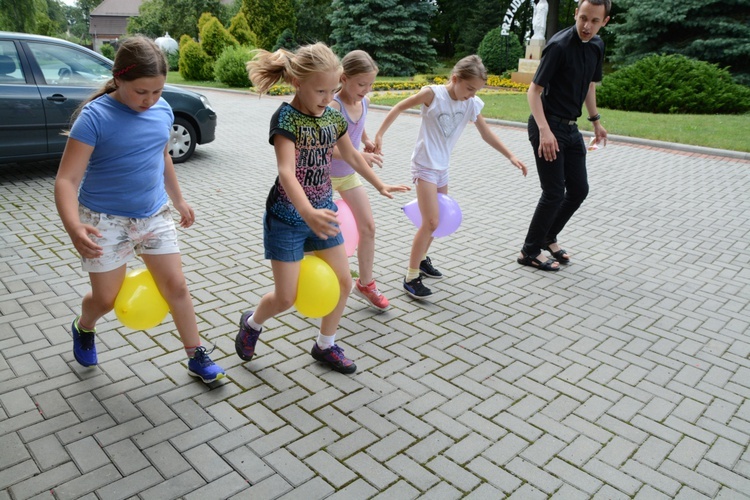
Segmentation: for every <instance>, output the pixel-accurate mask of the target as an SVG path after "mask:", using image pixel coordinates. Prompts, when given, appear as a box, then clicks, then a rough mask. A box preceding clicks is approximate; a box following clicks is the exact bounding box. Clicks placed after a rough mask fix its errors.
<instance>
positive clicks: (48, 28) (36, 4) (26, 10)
mask: <svg viewBox="0 0 750 500" xmlns="http://www.w3.org/2000/svg"><path fill="white" fill-rule="evenodd" d="M65 25H66V20H65V15H64V12H63V7H62V5H61V4H60V3H59V2H57V0H0V30H5V31H20V32H23V33H36V34H39V35H57V34H59V33H62V32H63V31H65V27H66V26H65Z"/></svg>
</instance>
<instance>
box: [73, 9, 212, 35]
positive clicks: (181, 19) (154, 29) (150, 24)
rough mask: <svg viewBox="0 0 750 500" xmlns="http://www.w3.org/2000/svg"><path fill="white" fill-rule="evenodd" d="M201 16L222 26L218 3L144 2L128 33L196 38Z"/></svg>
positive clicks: (130, 23)
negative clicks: (168, 34) (212, 18)
mask: <svg viewBox="0 0 750 500" xmlns="http://www.w3.org/2000/svg"><path fill="white" fill-rule="evenodd" d="M78 1H79V2H80V1H82V0H78ZM204 12H208V13H210V14H212V15H214V16H215V17H217V18H218V19H219V20H220V21H221V22H222V23H223V22H224V18H225V17H226V15H225V12H226V9H225V8H224V7H222V5H221V3H220V0H145V1H144V2H143V3H142V4H141V6H140V8H139V9H138V17H131V18H130V21H129V22H128V33H140V34H142V35H146V36H149V37H151V38H157V37H160V36H162V35H164V33H165V32H169V33H170V34H172V36H174V37H175V38H177V37H179V36H182V35H184V34H186V35H190V36H191V37H192V38H197V37H198V19H199V18H200V16H201V14H203V13H204Z"/></svg>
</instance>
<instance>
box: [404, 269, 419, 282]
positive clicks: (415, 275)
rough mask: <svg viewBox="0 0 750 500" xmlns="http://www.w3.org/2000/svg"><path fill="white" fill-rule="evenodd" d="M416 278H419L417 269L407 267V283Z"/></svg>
mask: <svg viewBox="0 0 750 500" xmlns="http://www.w3.org/2000/svg"><path fill="white" fill-rule="evenodd" d="M416 278H419V269H412V268H411V267H410V268H408V269H407V271H406V282H407V283H408V282H410V281H411V280H413V279H416Z"/></svg>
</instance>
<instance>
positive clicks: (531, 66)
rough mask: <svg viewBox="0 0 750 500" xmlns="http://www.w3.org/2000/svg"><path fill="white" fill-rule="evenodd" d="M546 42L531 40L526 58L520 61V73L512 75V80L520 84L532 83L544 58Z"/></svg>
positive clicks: (527, 47)
mask: <svg viewBox="0 0 750 500" xmlns="http://www.w3.org/2000/svg"><path fill="white" fill-rule="evenodd" d="M542 49H544V40H534V39H532V40H530V41H529V44H528V45H527V46H526V57H525V58H523V59H519V60H518V71H516V72H513V73H511V75H510V79H511V80H512V81H514V82H518V83H531V80H532V79H533V78H534V73H536V69H537V68H538V67H539V60H540V59H541V58H542Z"/></svg>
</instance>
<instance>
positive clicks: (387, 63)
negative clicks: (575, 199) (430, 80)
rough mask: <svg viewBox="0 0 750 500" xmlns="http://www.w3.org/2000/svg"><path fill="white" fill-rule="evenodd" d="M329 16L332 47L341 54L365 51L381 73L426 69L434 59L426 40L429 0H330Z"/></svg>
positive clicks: (429, 15)
mask: <svg viewBox="0 0 750 500" xmlns="http://www.w3.org/2000/svg"><path fill="white" fill-rule="evenodd" d="M332 8H333V13H332V14H331V16H330V20H331V26H332V27H333V32H332V33H331V39H332V40H333V41H334V45H333V49H334V51H335V52H336V53H337V54H338V55H339V56H343V55H344V54H346V53H347V52H349V51H351V50H354V49H362V50H364V51H366V52H368V53H369V54H370V55H371V56H372V57H373V58H374V59H375V61H376V62H377V63H378V66H379V67H380V72H381V74H383V75H389V76H402V75H414V74H415V73H427V72H429V71H430V69H431V67H432V66H433V65H434V63H435V49H434V48H433V47H432V46H431V45H430V43H429V22H430V18H431V17H432V15H433V14H434V4H433V2H432V1H430V0H334V1H333V4H332Z"/></svg>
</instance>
